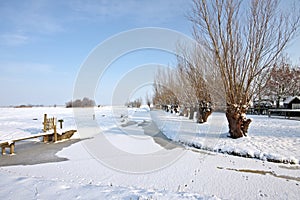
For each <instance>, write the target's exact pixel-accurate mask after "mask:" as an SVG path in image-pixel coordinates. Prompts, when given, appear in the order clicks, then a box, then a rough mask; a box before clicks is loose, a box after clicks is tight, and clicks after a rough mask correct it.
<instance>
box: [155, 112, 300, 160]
mask: <svg viewBox="0 0 300 200" xmlns="http://www.w3.org/2000/svg"><path fill="white" fill-rule="evenodd" d="M151 116H152V119H154V121H156V123H157V125H158V126H159V128H160V129H161V130H163V133H164V134H165V135H166V136H167V137H168V138H170V139H171V140H173V141H176V142H179V143H182V144H184V145H187V146H190V147H195V148H197V149H202V150H209V151H213V152H220V153H226V154H231V155H238V156H242V157H248V158H256V159H260V160H264V161H265V160H267V161H272V162H280V163H291V164H299V160H300V121H297V120H288V119H282V118H269V117H268V116H265V115H261V116H257V115H250V118H252V120H253V122H252V123H251V125H250V128H249V134H248V137H243V138H239V139H231V138H228V137H227V132H228V127H227V120H226V117H225V114H224V113H213V114H212V115H211V116H210V117H209V119H208V122H207V123H205V124H196V123H194V122H192V121H191V120H188V119H187V118H186V117H179V116H177V115H172V114H169V113H166V112H163V111H153V112H152V115H151Z"/></svg>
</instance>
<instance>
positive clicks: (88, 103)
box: [66, 97, 96, 108]
mask: <svg viewBox="0 0 300 200" xmlns="http://www.w3.org/2000/svg"><path fill="white" fill-rule="evenodd" d="M95 105H96V104H95V101H94V100H91V99H89V98H87V97H84V98H83V99H82V100H81V99H76V100H75V101H72V100H71V101H69V102H67V103H66V108H78V107H93V106H95Z"/></svg>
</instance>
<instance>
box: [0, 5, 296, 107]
mask: <svg viewBox="0 0 300 200" xmlns="http://www.w3.org/2000/svg"><path fill="white" fill-rule="evenodd" d="M190 6H191V1H188V0H163V1H162V0H151V1H150V0H149V1H146V0H125V1H119V0H95V1H93V0H72V1H71V0H70V1H68V0H64V1H58V0H57V1H56V0H54V1H52V0H27V1H22V0H12V1H0V19H1V20H0V93H1V98H0V106H8V105H19V104H44V105H54V104H57V105H63V104H64V103H65V102H67V101H69V100H71V99H72V95H73V88H74V82H75V80H76V76H77V74H78V72H79V70H80V66H81V65H82V63H83V62H84V60H85V59H86V58H87V57H88V55H89V53H90V52H91V51H92V50H93V49H94V48H95V47H96V46H97V45H99V44H100V43H101V42H103V41H105V40H106V39H107V38H109V37H111V36H113V35H115V34H118V33H120V32H123V31H127V30H130V29H134V28H143V27H162V28H168V29H172V30H176V31H179V32H182V33H184V34H187V35H189V36H191V24H190V22H189V21H188V20H187V18H186V17H185V15H186V14H187V12H188V11H189V8H190ZM299 41H300V40H299V37H298V39H297V40H296V41H295V42H294V43H293V44H291V46H290V48H289V53H290V54H291V57H292V59H293V60H297V61H298V60H299V58H300V53H299V51H298V47H299V44H300V42H299ZM144 63H160V64H164V65H172V64H173V63H174V60H173V57H172V56H171V55H169V54H167V53H165V52H157V51H151V50H148V51H143V52H135V53H134V54H129V55H127V56H123V57H122V58H120V59H119V60H117V61H116V62H114V63H113V64H112V67H111V70H110V71H109V70H108V71H107V75H106V76H105V77H104V78H103V80H102V81H100V82H99V83H100V85H99V87H98V91H96V93H95V98H96V101H97V103H98V104H109V103H110V99H109V96H110V95H111V94H110V93H111V91H112V90H113V89H114V84H115V82H116V81H117V80H118V79H119V78H120V77H122V76H124V73H126V72H127V71H128V70H131V69H134V68H135V67H136V66H139V65H142V64H144Z"/></svg>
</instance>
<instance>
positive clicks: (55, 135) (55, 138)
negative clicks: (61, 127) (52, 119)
mask: <svg viewBox="0 0 300 200" xmlns="http://www.w3.org/2000/svg"><path fill="white" fill-rule="evenodd" d="M53 129H54V142H57V132H56V125H54V127H53Z"/></svg>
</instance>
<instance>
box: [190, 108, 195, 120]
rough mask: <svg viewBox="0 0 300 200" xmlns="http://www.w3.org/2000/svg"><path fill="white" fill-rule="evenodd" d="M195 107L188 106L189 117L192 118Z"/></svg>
mask: <svg viewBox="0 0 300 200" xmlns="http://www.w3.org/2000/svg"><path fill="white" fill-rule="evenodd" d="M194 113H195V108H194V107H193V106H191V107H190V115H189V119H194Z"/></svg>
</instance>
